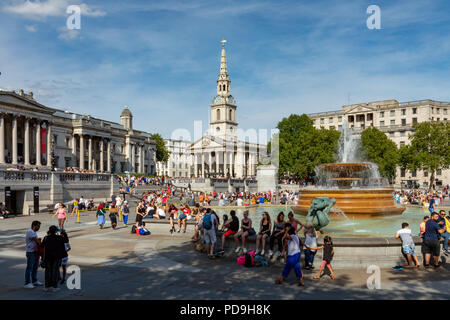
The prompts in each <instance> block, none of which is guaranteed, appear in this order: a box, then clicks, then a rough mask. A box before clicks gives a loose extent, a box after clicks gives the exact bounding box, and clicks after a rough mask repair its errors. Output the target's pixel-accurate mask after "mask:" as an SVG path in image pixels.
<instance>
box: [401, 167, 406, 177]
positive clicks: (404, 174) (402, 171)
mask: <svg viewBox="0 0 450 320" xmlns="http://www.w3.org/2000/svg"><path fill="white" fill-rule="evenodd" d="M400 176H401V177H402V178H404V177H405V176H406V170H405V169H401V170H400Z"/></svg>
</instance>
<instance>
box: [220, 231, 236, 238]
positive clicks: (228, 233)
mask: <svg viewBox="0 0 450 320" xmlns="http://www.w3.org/2000/svg"><path fill="white" fill-rule="evenodd" d="M236 233H237V231H233V230H230V229H228V230H227V232H225V233H224V234H223V235H224V236H225V239H226V238H228V237H229V236H231V235H233V234H236Z"/></svg>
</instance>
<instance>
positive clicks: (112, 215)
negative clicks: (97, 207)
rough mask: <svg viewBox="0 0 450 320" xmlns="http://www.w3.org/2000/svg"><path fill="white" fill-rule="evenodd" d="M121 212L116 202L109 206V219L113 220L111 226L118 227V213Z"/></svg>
mask: <svg viewBox="0 0 450 320" xmlns="http://www.w3.org/2000/svg"><path fill="white" fill-rule="evenodd" d="M118 213H119V208H118V207H117V206H116V202H113V203H111V208H109V219H110V220H111V227H112V228H113V229H116V227H117V214H118Z"/></svg>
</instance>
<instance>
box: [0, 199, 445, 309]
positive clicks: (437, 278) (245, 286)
mask: <svg viewBox="0 0 450 320" xmlns="http://www.w3.org/2000/svg"><path fill="white" fill-rule="evenodd" d="M131 211H132V212H133V211H134V210H133V208H132V210H131ZM35 219H38V220H40V221H41V222H42V226H41V230H40V231H39V232H38V235H39V236H40V237H43V236H44V235H45V232H46V231H47V230H48V227H49V226H50V225H51V224H56V222H57V221H56V218H52V216H51V215H47V214H41V215H39V216H26V217H17V218H11V219H5V220H1V221H0V230H1V232H0V264H1V265H2V270H3V272H2V273H3V277H1V278H0V299H168V300H171V299H190V300H204V299H223V300H226V299H238V300H250V299H287V300H291V299H299V300H304V299H336V298H337V299H390V300H391V299H449V298H450V292H449V291H448V290H447V288H448V286H449V285H450V268H449V266H448V265H447V264H445V265H443V266H442V267H441V268H439V269H438V270H434V269H433V268H431V269H428V270H424V269H422V268H421V269H420V270H404V271H393V270H390V269H389V270H382V272H381V289H379V290H369V289H367V287H366V281H367V278H368V277H369V274H367V273H366V270H362V269H361V270H337V271H336V276H337V280H335V281H333V280H331V279H330V278H328V277H327V276H324V277H323V278H322V279H321V280H320V281H317V280H312V276H313V273H311V272H310V271H304V272H305V287H303V288H300V287H297V286H296V281H295V277H294V275H293V274H291V275H290V277H289V278H288V280H287V282H286V283H285V284H283V285H282V286H276V285H274V283H273V282H274V279H276V278H277V277H278V276H279V275H280V273H281V267H279V266H271V267H268V268H252V269H247V268H245V267H240V266H238V265H237V264H236V263H235V262H234V261H233V260H231V259H218V260H213V261H211V260H209V259H207V257H206V255H205V254H201V253H198V252H197V251H195V250H194V249H193V244H192V242H191V241H190V237H191V236H192V233H193V226H192V225H188V231H187V232H186V234H183V233H180V234H178V233H176V234H174V235H170V233H169V225H168V224H165V223H152V222H151V220H147V221H149V222H148V223H147V226H149V228H150V230H151V232H152V234H151V235H150V236H145V237H142V236H137V235H134V234H131V233H130V229H131V226H130V225H129V226H128V227H122V226H121V227H120V228H119V229H116V230H113V229H112V228H110V226H109V223H107V225H106V228H105V229H103V230H100V229H99V228H98V227H97V225H96V219H95V213H93V212H92V213H83V214H82V215H81V219H80V223H79V224H77V223H76V222H75V219H74V218H71V219H70V220H69V222H68V223H67V225H66V229H67V231H68V232H69V237H70V243H71V246H72V250H71V251H70V252H69V259H70V260H69V265H70V264H75V265H78V266H80V268H81V289H80V290H69V289H67V287H66V286H65V285H63V286H62V287H61V290H60V291H59V292H56V293H44V291H43V289H42V287H38V288H35V289H24V288H23V287H22V286H23V281H24V270H25V266H26V259H25V251H24V247H25V240H24V235H25V232H26V230H27V229H28V228H29V226H30V225H31V222H32V221H33V220H35ZM132 221H134V214H130V222H132ZM317 264H318V262H316V268H317V267H318V265H317ZM315 272H317V269H316V271H315ZM39 280H40V281H41V282H44V273H43V269H41V268H40V269H39Z"/></svg>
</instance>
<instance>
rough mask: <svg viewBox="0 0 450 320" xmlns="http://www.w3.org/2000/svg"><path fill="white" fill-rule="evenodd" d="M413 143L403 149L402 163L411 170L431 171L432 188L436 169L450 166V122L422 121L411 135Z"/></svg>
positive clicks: (416, 125)
mask: <svg viewBox="0 0 450 320" xmlns="http://www.w3.org/2000/svg"><path fill="white" fill-rule="evenodd" d="M409 138H410V140H411V144H410V145H409V146H408V147H407V148H404V149H403V150H401V153H400V155H401V165H402V166H403V167H404V168H408V169H410V170H417V169H420V170H425V171H428V172H429V173H430V184H429V186H430V189H431V188H433V185H434V181H435V177H436V171H438V170H443V169H448V168H449V166H450V123H448V122H435V121H429V122H421V123H417V124H415V126H414V133H413V134H412V135H410V136H409Z"/></svg>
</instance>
